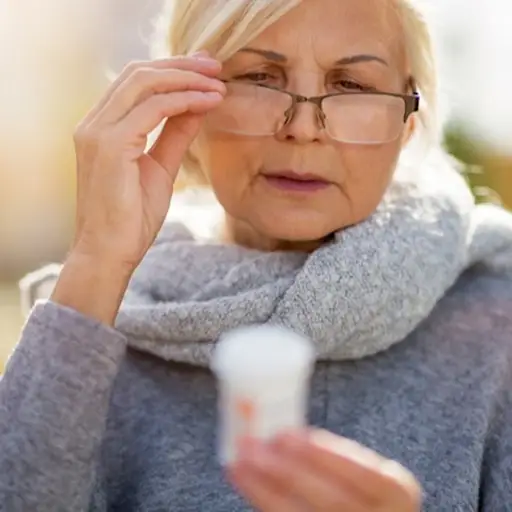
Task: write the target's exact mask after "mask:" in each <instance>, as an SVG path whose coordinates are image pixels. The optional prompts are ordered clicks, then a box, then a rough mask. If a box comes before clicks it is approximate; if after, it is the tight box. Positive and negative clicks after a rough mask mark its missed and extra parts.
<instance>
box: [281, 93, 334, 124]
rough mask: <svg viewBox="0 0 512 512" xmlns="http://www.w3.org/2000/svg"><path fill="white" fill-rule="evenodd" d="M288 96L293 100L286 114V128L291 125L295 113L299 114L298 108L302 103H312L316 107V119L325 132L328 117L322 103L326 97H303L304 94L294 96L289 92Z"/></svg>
mask: <svg viewBox="0 0 512 512" xmlns="http://www.w3.org/2000/svg"><path fill="white" fill-rule="evenodd" d="M286 94H288V96H290V98H291V99H292V104H291V105H290V107H289V108H288V110H286V112H285V113H284V126H287V125H289V124H290V123H291V122H292V121H293V118H294V116H295V113H296V112H297V106H298V105H299V104H301V103H311V104H312V105H314V106H315V107H316V109H315V110H316V118H317V121H318V122H319V123H320V126H321V128H322V129H323V130H325V128H326V125H325V122H326V115H325V112H324V111H323V108H322V102H323V100H324V98H325V96H311V97H308V96H303V95H302V94H294V93H292V92H287V93H286Z"/></svg>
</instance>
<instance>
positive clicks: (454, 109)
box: [0, 0, 512, 373]
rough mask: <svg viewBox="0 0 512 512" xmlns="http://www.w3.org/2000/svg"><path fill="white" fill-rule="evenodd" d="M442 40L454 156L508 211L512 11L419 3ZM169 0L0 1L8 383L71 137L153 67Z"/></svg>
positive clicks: (67, 167) (63, 238)
mask: <svg viewBox="0 0 512 512" xmlns="http://www.w3.org/2000/svg"><path fill="white" fill-rule="evenodd" d="M420 1H422V3H424V4H425V5H426V8H427V13H428V16H429V17H430V18H431V21H432V26H433V30H434V34H435V36H436V39H437V46H438V53H439V59H440V60H439V62H440V71H441V80H442V83H441V102H442V113H443V116H444V118H445V119H446V130H445V134H444V140H445V144H446V146H447V148H448V149H449V151H450V152H452V153H453V154H454V155H455V156H457V157H458V158H459V159H461V160H462V161H463V162H465V163H466V164H467V165H466V174H467V177H468V180H469V181H470V183H471V185H472V187H473V190H474V192H475V194H476V196H477V197H478V198H479V200H482V201H501V202H502V203H503V204H505V205H506V206H509V207H510V206H512V101H511V100H510V94H509V90H510V87H511V86H512V65H511V64H510V62H511V55H512V31H511V30H510V28H509V24H510V20H512V3H511V2H510V0H486V2H483V1H482V0H442V1H436V2H434V0H430V1H428V0H420ZM160 8H161V0H87V1H84V0H47V1H46V2H41V1H40V0H24V1H23V2H21V1H20V0H1V1H0V64H1V69H2V72H1V78H0V373H1V371H2V366H3V363H4V362H5V359H6V357H7V355H8V353H9V352H10V351H11V350H12V347H13V345H14V344H15V343H16V340H17V338H18V335H19V330H20V328H21V325H22V321H23V319H22V317H21V310H20V303H19V294H18V284H17V283H18V280H19V278H20V277H22V276H23V274H25V273H26V272H28V271H31V270H34V269H36V268H38V267H39V266H41V265H43V264H46V263H49V262H53V261H61V260H62V258H63V257H64V255H65V253H66V249H67V247H68V244H69V240H70V237H71V235H72V232H73V220H74V213H73V211H74V199H75V182H74V180H75V172H74V154H73V144H72V132H73V129H74V126H75V125H76V123H77V122H78V121H79V120H80V118H81V117H82V116H83V115H84V114H85V112H86V111H87V110H88V109H89V107H90V106H91V104H92V103H93V102H94V101H95V100H97V99H98V97H99V96H100V95H101V94H102V91H103V90H104V88H105V87H106V85H107V81H108V78H107V75H108V73H107V72H108V71H109V70H110V71H111V72H114V73H116V72H118V71H120V69H121V68H122V67H123V66H124V64H125V63H127V62H128V61H130V60H137V59H143V58H147V57H148V55H149V43H150V40H151V37H152V32H153V26H154V22H155V19H156V16H157V14H158V12H159V10H160Z"/></svg>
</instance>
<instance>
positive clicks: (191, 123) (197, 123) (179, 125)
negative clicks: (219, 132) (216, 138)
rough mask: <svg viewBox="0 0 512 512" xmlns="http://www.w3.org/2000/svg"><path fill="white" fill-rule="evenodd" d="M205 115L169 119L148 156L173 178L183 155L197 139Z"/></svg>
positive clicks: (185, 115) (188, 115)
mask: <svg viewBox="0 0 512 512" xmlns="http://www.w3.org/2000/svg"><path fill="white" fill-rule="evenodd" d="M203 117H204V115H202V114H190V113H186V114H182V115H180V116H176V117H172V118H169V119H168V120H167V121H166V122H165V124H164V127H163V129H162V131H161V133H160V135H159V136H158V138H157V140H156V141H155V143H154V144H153V146H152V147H151V149H150V150H149V151H148V154H149V155H150V156H151V158H152V159H153V160H155V161H156V162H157V163H158V164H159V165H160V166H162V167H163V168H164V169H165V170H166V171H167V172H168V173H169V174H171V175H172V176H173V177H174V176H175V175H176V173H177V172H178V170H179V168H180V166H181V161H182V159H183V155H184V154H185V152H186V151H187V149H188V148H189V147H190V144H192V142H193V141H194V139H195V138H196V137H197V135H198V133H199V130H200V129H201V124H202V120H203Z"/></svg>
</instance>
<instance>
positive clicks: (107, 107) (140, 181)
mask: <svg viewBox="0 0 512 512" xmlns="http://www.w3.org/2000/svg"><path fill="white" fill-rule="evenodd" d="M220 70H221V65H220V63H219V62H218V61H216V60H213V59H210V58H208V57H207V55H205V54H199V55H196V56H192V57H176V58H170V59H166V60H160V61H153V62H146V63H134V64H131V65H129V66H128V67H127V68H126V69H125V70H124V71H123V73H122V74H121V75H120V76H119V78H118V79H117V80H116V81H115V82H114V83H113V84H112V86H111V87H110V89H109V90H108V91H107V93H106V94H105V96H104V97H103V99H102V100H101V101H100V102H99V103H98V104H97V105H96V106H95V107H94V108H93V109H92V111H91V112H90V113H89V114H88V115H87V117H86V118H85V119H84V120H83V121H82V122H81V123H80V125H79V126H78V128H77V130H76V134H75V147H76V155H77V172H78V197H77V218H76V235H75V240H74V243H73V247H72V250H71V252H70V256H69V257H68V260H67V261H66V264H65V265H64V268H63V271H62V274H61V277H60V279H59V281H58V283H57V286H56V289H55V292H54V294H53V296H52V299H53V300H54V301H56V302H59V303H61V304H63V305H65V306H69V307H71V308H74V309H77V310H79V311H80V312H82V313H84V314H86V315H88V316H93V317H96V318H97V319H98V320H100V321H103V322H106V323H110V324H111V323H113V321H114V318H115V316H116V314H117V309H118V307H119V304H120V301H121V299H122V296H123V294H124V290H125V288H126V286H127V284H128V281H129V279H130V277H131V273H132V272H133V271H134V269H135V268H136V267H137V265H138V264H139V263H140V261H141V260H142V258H143V257H144V255H145V253H146V252H147V250H148V249H149V247H150V246H151V244H152V243H153V241H154V239H155V237H156V235H157V234H158V231H159V230H160V228H161V226H162V223H163V221H164V219H165V216H166V214H167V211H168V208H169V202H170V199H171V195H172V191H173V186H174V181H175V178H176V175H177V172H178V170H179V168H180V164H181V160H182V158H183V155H184V153H185V151H186V150H187V148H188V147H189V146H190V144H191V142H192V141H193V140H194V138H195V137H196V136H197V134H198V132H199V129H200V126H201V121H202V118H203V116H204V115H205V114H206V113H207V112H208V111H209V110H211V109H212V108H214V107H215V106H217V105H218V104H219V103H220V102H221V101H222V99H223V96H224V94H225V86H224V84H223V83H222V82H221V81H220V80H218V79H217V78H216V77H217V75H218V73H219V72H220ZM165 119H167V121H166V123H165V126H164V128H163V131H162V133H161V134H160V137H159V138H158V140H157V141H156V143H155V144H154V145H153V147H152V148H151V149H150V150H149V151H147V152H146V151H145V150H146V144H147V140H148V135H149V134H150V132H152V131H153V130H154V129H155V128H157V127H158V126H159V125H160V123H161V122H162V121H164V120H165Z"/></svg>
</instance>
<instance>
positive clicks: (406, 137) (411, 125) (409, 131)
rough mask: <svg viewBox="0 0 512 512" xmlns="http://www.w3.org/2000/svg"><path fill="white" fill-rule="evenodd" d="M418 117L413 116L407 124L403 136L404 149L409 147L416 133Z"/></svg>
mask: <svg viewBox="0 0 512 512" xmlns="http://www.w3.org/2000/svg"><path fill="white" fill-rule="evenodd" d="M416 122H417V120H416V116H415V115H414V114H413V115H411V116H409V118H408V119H407V122H406V123H405V128H404V131H403V134H402V148H404V147H405V146H407V144H408V143H409V141H410V140H411V138H412V136H413V135H414V132H415V131H416Z"/></svg>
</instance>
